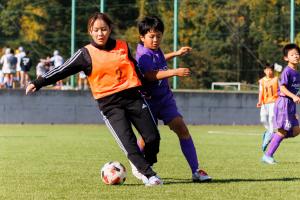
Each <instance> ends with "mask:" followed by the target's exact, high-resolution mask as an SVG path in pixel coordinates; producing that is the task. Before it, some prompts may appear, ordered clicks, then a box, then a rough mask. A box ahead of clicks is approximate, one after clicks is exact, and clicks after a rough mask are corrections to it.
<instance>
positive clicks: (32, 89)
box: [26, 83, 36, 95]
mask: <svg viewBox="0 0 300 200" xmlns="http://www.w3.org/2000/svg"><path fill="white" fill-rule="evenodd" d="M35 91H36V88H35V85H33V84H32V83H30V84H29V85H28V86H27V87H26V95H27V94H29V93H33V92H35Z"/></svg>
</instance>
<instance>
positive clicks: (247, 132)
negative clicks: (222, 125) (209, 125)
mask: <svg viewBox="0 0 300 200" xmlns="http://www.w3.org/2000/svg"><path fill="white" fill-rule="evenodd" d="M207 133H209V134H216V135H243V136H244V135H247V136H258V135H262V133H257V132H250V131H237V130H234V131H207Z"/></svg>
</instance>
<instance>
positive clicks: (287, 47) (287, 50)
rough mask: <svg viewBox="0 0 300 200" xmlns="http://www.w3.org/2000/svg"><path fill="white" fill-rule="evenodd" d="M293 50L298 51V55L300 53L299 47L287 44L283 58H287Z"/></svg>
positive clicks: (283, 51)
mask: <svg viewBox="0 0 300 200" xmlns="http://www.w3.org/2000/svg"><path fill="white" fill-rule="evenodd" d="M292 49H296V50H297V51H298V53H300V49H299V47H298V45H296V44H287V45H285V46H284V47H283V50H282V53H283V56H287V55H288V53H289V51H290V50H292Z"/></svg>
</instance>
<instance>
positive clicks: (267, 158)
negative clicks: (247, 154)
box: [261, 155, 276, 165]
mask: <svg viewBox="0 0 300 200" xmlns="http://www.w3.org/2000/svg"><path fill="white" fill-rule="evenodd" d="M261 161H262V162H264V163H267V164H270V165H275V164H276V161H275V159H274V158H273V157H270V156H267V155H264V156H263V157H262V159H261Z"/></svg>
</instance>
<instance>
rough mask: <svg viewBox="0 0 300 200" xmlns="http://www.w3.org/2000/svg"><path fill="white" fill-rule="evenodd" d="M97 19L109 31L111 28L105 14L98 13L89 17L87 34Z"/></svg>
mask: <svg viewBox="0 0 300 200" xmlns="http://www.w3.org/2000/svg"><path fill="white" fill-rule="evenodd" d="M97 19H100V20H103V21H104V22H105V23H106V24H107V25H108V27H109V28H110V29H111V28H112V24H113V23H112V21H111V20H110V19H109V17H108V16H107V15H106V14H104V13H100V12H95V13H94V14H93V15H91V16H90V17H89V20H88V25H87V29H88V32H90V30H91V28H92V26H93V25H94V23H95V21H96V20H97Z"/></svg>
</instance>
